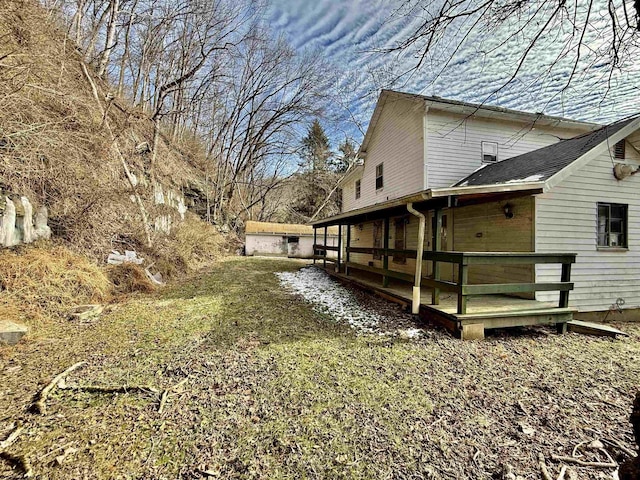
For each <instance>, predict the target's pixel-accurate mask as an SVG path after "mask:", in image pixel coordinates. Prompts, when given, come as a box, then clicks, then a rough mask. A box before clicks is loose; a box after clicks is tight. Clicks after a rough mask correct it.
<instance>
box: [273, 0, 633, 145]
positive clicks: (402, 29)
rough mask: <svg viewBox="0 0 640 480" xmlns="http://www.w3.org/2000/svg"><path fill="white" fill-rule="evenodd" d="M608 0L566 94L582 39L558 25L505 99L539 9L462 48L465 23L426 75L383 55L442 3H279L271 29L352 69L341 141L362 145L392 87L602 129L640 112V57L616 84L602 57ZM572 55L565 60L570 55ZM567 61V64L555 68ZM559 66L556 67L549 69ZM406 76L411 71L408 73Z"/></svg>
mask: <svg viewBox="0 0 640 480" xmlns="http://www.w3.org/2000/svg"><path fill="white" fill-rule="evenodd" d="M598 1H600V2H601V3H600V4H599V3H598ZM602 1H603V0H596V5H595V7H594V8H593V9H592V11H591V12H590V18H591V22H590V24H591V25H592V26H593V27H592V28H588V29H587V30H586V31H585V35H584V37H583V42H582V45H583V47H581V53H580V55H581V57H580V58H581V61H580V64H579V66H578V68H577V69H576V71H575V73H574V74H573V77H572V78H573V79H572V82H571V84H570V87H569V88H564V87H565V85H566V83H567V79H568V78H569V76H570V75H571V72H572V70H573V63H572V62H570V61H569V59H571V58H575V53H576V52H577V45H578V43H579V42H578V41H577V39H579V38H580V35H575V33H576V31H575V30H574V31H570V30H567V28H566V26H565V25H566V24H565V25H560V24H558V25H553V26H552V27H553V28H551V29H550V31H549V33H548V34H547V35H545V36H544V37H541V38H540V39H539V41H538V46H537V47H536V48H534V49H532V50H531V52H530V53H529V56H528V58H527V61H526V62H525V64H524V66H523V67H522V69H521V70H520V72H519V74H518V76H517V77H516V79H515V81H514V82H512V83H511V84H509V86H508V87H507V88H504V89H502V90H500V91H499V92H498V93H495V91H496V90H497V89H498V88H499V87H500V86H501V85H503V84H504V83H505V81H506V80H508V79H509V78H510V76H511V75H512V73H513V72H514V71H515V70H516V68H517V66H518V64H519V60H520V58H521V55H522V52H523V48H524V47H523V45H525V46H526V45H528V41H527V40H528V39H530V38H531V37H532V35H534V33H527V32H528V30H526V29H524V30H523V31H522V33H521V34H520V35H517V36H514V37H513V38H511V36H510V34H513V32H515V31H518V29H519V28H520V27H522V26H523V23H522V22H524V21H525V19H526V18H530V17H531V15H532V14H534V13H536V11H535V10H533V7H530V8H532V10H530V11H527V12H524V13H525V15H523V16H522V17H518V18H514V19H513V20H511V19H509V21H508V22H507V23H506V25H505V27H504V28H503V29H501V30H500V31H497V32H496V31H490V32H486V31H484V30H482V28H478V29H477V30H474V31H473V34H472V35H471V36H470V37H468V41H467V42H466V43H465V44H464V45H463V47H462V48H460V49H458V50H456V46H457V45H458V43H459V42H458V39H459V38H461V36H462V34H463V33H464V28H465V24H460V26H461V27H462V29H459V30H457V32H458V33H456V31H455V30H454V31H453V32H452V33H450V34H448V35H447V36H446V37H445V38H444V39H443V41H442V42H441V43H440V44H438V48H437V49H434V53H433V55H432V56H430V57H428V58H427V59H426V61H425V63H424V64H423V66H422V67H421V69H419V70H413V69H412V67H414V66H415V65H416V62H417V60H416V58H417V57H416V56H415V52H412V51H404V52H402V53H400V54H398V53H395V52H394V53H384V52H382V50H383V49H385V48H388V47H390V46H393V45H396V44H398V42H401V41H402V40H404V39H406V38H408V37H409V36H410V35H411V34H412V32H413V31H415V29H416V28H417V26H419V25H420V23H421V21H422V19H423V18H424V16H425V15H428V11H429V8H426V9H425V8H422V7H423V6H424V4H430V5H431V7H434V6H437V5H436V2H425V1H423V2H421V3H419V2H418V0H407V1H401V0H386V1H382V0H350V1H343V0H313V1H310V0H273V1H272V4H271V7H270V14H269V16H270V18H269V19H268V22H269V23H270V25H271V26H272V27H273V28H274V29H275V30H276V32H278V33H281V34H284V35H285V36H286V37H287V38H288V40H289V42H290V43H291V44H292V45H293V46H294V47H295V48H296V49H297V50H299V51H300V52H304V51H307V52H308V51H312V52H316V53H317V54H318V55H322V56H323V57H324V58H325V59H327V60H328V61H329V62H331V63H333V64H334V65H336V66H337V67H338V68H339V69H340V70H341V71H342V72H343V73H342V74H341V77H340V81H339V82H338V88H339V89H340V91H341V92H342V95H341V98H342V99H343V100H342V101H341V102H340V103H341V105H339V108H340V109H341V110H342V114H343V118H344V119H347V120H355V122H348V121H347V122H341V123H337V124H334V126H329V127H328V130H329V134H330V137H332V138H334V139H335V138H340V137H341V136H342V138H344V136H345V135H346V136H351V137H353V138H354V139H355V140H356V142H359V141H360V140H361V139H362V133H361V131H360V130H359V128H358V126H356V125H357V124H358V125H359V126H360V128H362V129H366V126H367V124H368V122H369V118H370V116H371V114H372V112H373V108H374V106H375V99H376V98H377V94H378V93H379V90H380V88H383V87H384V88H392V89H395V90H401V91H407V92H411V93H419V94H424V95H434V96H439V97H444V98H450V99H455V100H463V101H469V102H476V103H487V104H492V105H499V106H502V107H507V108H513V109H517V110H524V111H529V112H543V113H545V114H548V115H558V116H564V117H569V118H574V119H579V120H589V121H596V122H600V123H609V122H612V121H615V120H618V119H621V118H624V117H626V116H628V115H631V114H633V113H636V112H640V60H637V61H636V60H635V59H636V58H639V59H640V56H636V55H635V54H637V53H640V52H638V51H636V52H631V55H629V62H628V63H627V65H626V66H625V69H624V71H623V73H616V74H614V75H613V76H612V77H611V79H609V75H608V73H609V69H608V67H607V65H606V63H605V62H604V61H603V58H604V57H603V55H602V53H603V52H604V53H606V52H607V48H608V43H607V42H606V40H607V39H608V38H607V35H608V34H609V32H608V29H607V28H604V29H603V28H600V27H601V26H602V25H605V26H606V25H607V21H608V12H607V11H606V5H605V4H602ZM577 3H581V2H577ZM582 3H585V4H586V3H587V2H582ZM407 4H408V5H407ZM530 4H533V5H536V4H537V2H530ZM576 8H577V10H576V11H575V12H572V14H575V15H576V18H578V19H580V17H581V16H584V15H585V14H586V10H585V9H586V5H585V6H584V7H581V6H578V7H576ZM631 8H632V7H631ZM537 14H539V16H537V17H536V22H537V24H540V22H541V21H542V22H544V20H545V18H547V17H546V16H545V12H544V11H542V12H537ZM578 23H579V22H578ZM531 32H535V31H533V30H532V31H531ZM570 33H574V37H573V38H574V40H573V41H572V42H571V43H569V44H568V46H567V50H562V48H561V47H563V46H564V45H565V40H566V39H567V38H569V36H570ZM577 33H578V34H579V33H580V32H579V31H578V32H577ZM563 52H565V53H566V55H564V56H562V55H561V54H562V53H563ZM559 55H561V56H562V59H561V60H560V61H555V60H556V59H557V57H558V56H559ZM446 61H448V64H447V65H446V68H444V70H442V68H443V65H444V64H445V62H446ZM550 65H555V66H554V67H553V68H552V69H551V70H550V71H549V66H550ZM407 71H410V72H411V73H409V74H405V75H400V74H401V73H402V72H407ZM436 73H437V74H436ZM605 92H606V94H605Z"/></svg>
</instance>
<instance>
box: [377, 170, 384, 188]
mask: <svg viewBox="0 0 640 480" xmlns="http://www.w3.org/2000/svg"><path fill="white" fill-rule="evenodd" d="M382 165H383V164H382V163H381V164H380V165H377V166H376V190H380V189H381V188H382V187H384V181H383V173H384V170H383V168H382Z"/></svg>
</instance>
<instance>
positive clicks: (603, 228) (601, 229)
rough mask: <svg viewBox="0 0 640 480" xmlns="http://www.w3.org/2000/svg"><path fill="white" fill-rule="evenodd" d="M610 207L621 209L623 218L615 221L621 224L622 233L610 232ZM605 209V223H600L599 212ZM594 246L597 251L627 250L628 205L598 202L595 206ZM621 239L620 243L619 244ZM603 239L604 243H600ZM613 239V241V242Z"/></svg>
mask: <svg viewBox="0 0 640 480" xmlns="http://www.w3.org/2000/svg"><path fill="white" fill-rule="evenodd" d="M612 207H616V208H620V209H622V212H623V215H624V217H623V218H616V219H615V220H617V221H619V222H621V228H622V231H615V232H612V231H611V220H612V217H611V210H612ZM601 209H606V210H607V214H606V215H605V216H604V218H605V223H604V224H603V223H601V221H600V219H601V217H602V216H601V215H600V210H601ZM596 222H597V224H596V246H597V248H598V249H603V250H604V249H623V250H627V249H628V248H629V205H627V204H624V203H613V202H598V203H597V206H596ZM620 237H622V242H620V241H619V240H620ZM601 238H604V242H602V241H601ZM613 239H615V241H613Z"/></svg>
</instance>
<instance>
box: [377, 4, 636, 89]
mask: <svg viewBox="0 0 640 480" xmlns="http://www.w3.org/2000/svg"><path fill="white" fill-rule="evenodd" d="M404 15H407V16H412V17H415V16H417V17H419V18H421V19H422V21H421V22H420V24H419V25H418V26H417V28H416V29H415V30H414V31H413V33H411V34H410V35H408V36H407V37H406V38H404V39H403V40H401V41H400V42H398V43H396V44H395V45H391V46H388V47H385V48H384V49H383V51H384V52H387V53H391V52H393V53H396V54H409V55H411V56H413V57H414V58H415V62H414V64H413V66H412V67H411V68H410V69H409V70H408V71H404V72H402V73H401V74H400V76H403V75H405V74H411V73H413V72H415V71H416V70H419V69H421V68H422V67H425V68H429V69H430V70H431V72H432V73H433V78H438V77H439V76H440V75H441V74H442V73H443V72H444V71H445V70H446V69H447V68H448V67H450V66H451V65H452V63H453V62H455V61H456V59H457V58H458V55H459V54H460V52H461V51H462V50H463V49H465V48H473V51H474V52H477V53H478V55H483V56H488V57H490V56H492V55H497V54H498V53H501V54H503V55H504V54H505V52H507V53H509V54H510V53H513V54H514V55H516V58H515V61H514V62H513V63H512V64H511V66H510V67H509V66H507V68H510V70H509V71H508V72H507V76H506V77H505V78H503V79H501V81H500V85H499V86H498V87H497V89H496V90H495V91H494V92H492V94H494V93H497V92H498V91H500V90H502V89H503V88H505V87H506V86H508V85H510V84H512V82H514V81H516V80H517V78H518V77H519V75H520V74H521V73H522V72H523V70H524V68H525V66H527V65H528V63H530V62H532V61H533V57H535V52H536V51H541V50H544V51H545V53H546V54H547V55H548V56H551V57H552V58H551V61H549V62H547V63H546V65H543V66H540V65H536V69H537V70H538V71H537V73H536V75H535V80H536V81H540V80H544V79H545V78H548V77H549V76H550V75H551V73H552V72H553V71H555V70H556V69H562V75H563V76H564V86H563V87H561V89H560V90H561V91H564V90H565V89H567V88H568V87H569V85H571V83H572V82H573V81H574V80H575V79H576V76H577V75H579V74H581V72H583V71H584V70H586V69H589V68H591V67H594V66H596V65H597V66H598V67H599V68H600V69H601V70H604V71H606V75H607V77H608V78H607V81H608V82H610V81H611V77H612V75H613V74H614V73H615V72H616V71H624V70H626V69H630V68H631V67H633V66H634V65H635V66H637V58H638V57H637V55H638V53H639V52H640V2H638V1H637V0H636V1H634V2H630V1H625V0H588V1H586V2H567V1H566V0H541V1H538V2H527V1H523V0H458V1H452V0H444V1H439V2H427V1H425V0H405V1H404V2H402V4H401V6H400V7H399V8H398V9H397V10H396V11H395V12H394V13H393V16H395V17H404ZM503 61H504V59H503ZM602 67H604V69H602ZM434 72H435V73H434ZM396 79H397V78H396Z"/></svg>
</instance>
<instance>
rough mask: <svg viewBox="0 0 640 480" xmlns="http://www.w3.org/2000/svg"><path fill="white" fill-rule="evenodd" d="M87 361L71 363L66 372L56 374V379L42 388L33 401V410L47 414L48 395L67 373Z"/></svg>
mask: <svg viewBox="0 0 640 480" xmlns="http://www.w3.org/2000/svg"><path fill="white" fill-rule="evenodd" d="M86 363H87V362H78V363H75V364H73V365H71V366H70V367H69V368H67V369H66V370H65V371H64V372H62V373H60V374H58V375H56V376H55V377H54V379H53V380H51V382H49V384H48V385H47V386H46V387H44V388H43V389H42V390H40V392H39V393H38V395H36V400H35V402H34V403H33V405H31V410H32V411H33V412H34V413H39V414H40V415H45V414H46V412H47V406H46V404H45V402H46V401H47V397H48V396H49V394H50V393H51V391H52V390H53V389H54V388H55V387H56V385H57V384H58V382H59V381H60V380H62V379H63V378H64V377H66V376H67V375H69V374H70V373H71V372H73V371H74V370H77V369H78V368H80V367H82V366H83V365H85V364H86Z"/></svg>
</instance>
